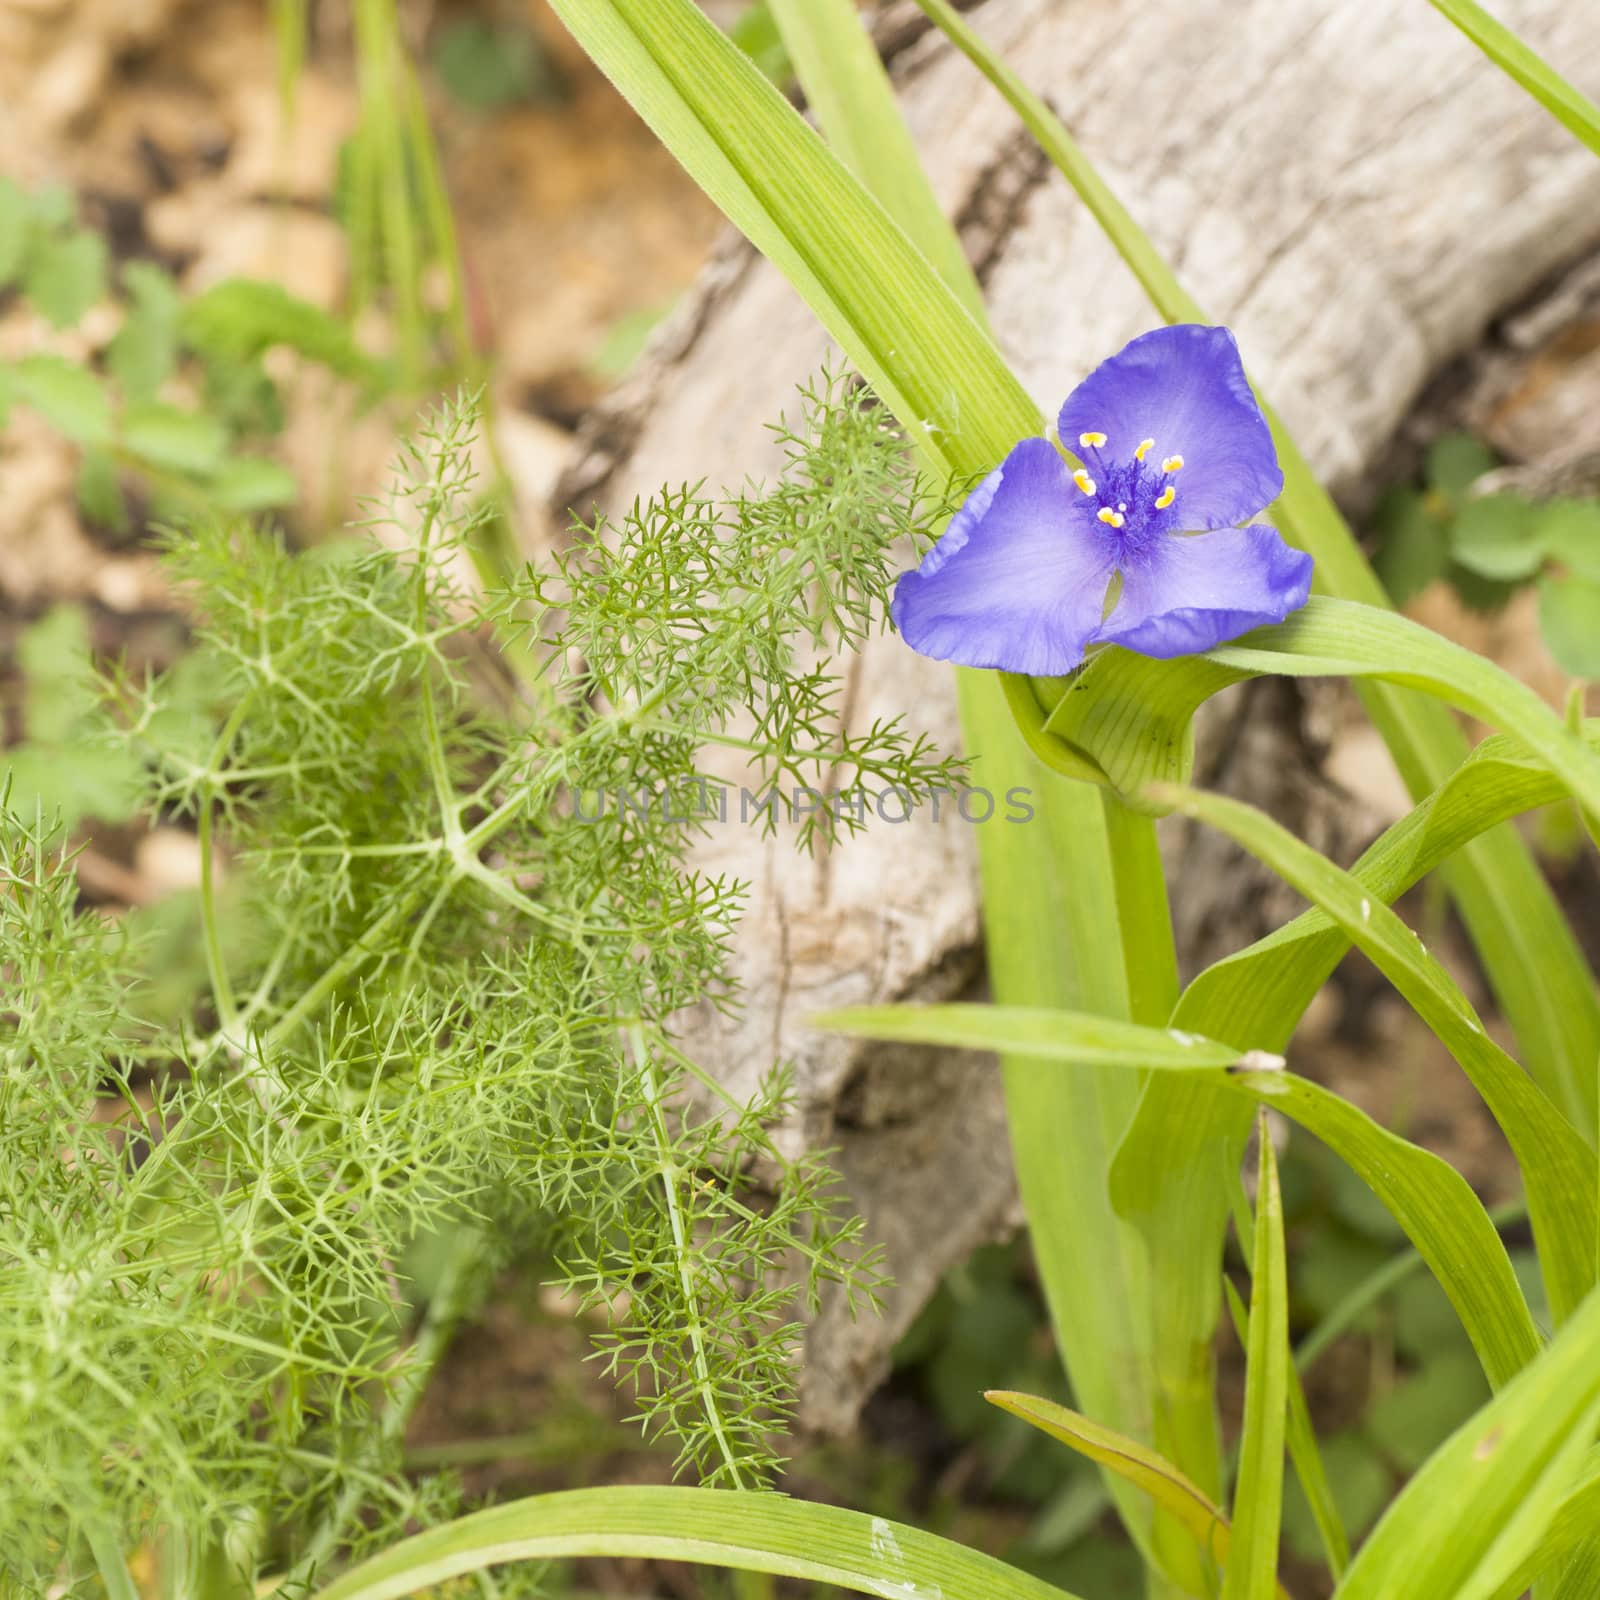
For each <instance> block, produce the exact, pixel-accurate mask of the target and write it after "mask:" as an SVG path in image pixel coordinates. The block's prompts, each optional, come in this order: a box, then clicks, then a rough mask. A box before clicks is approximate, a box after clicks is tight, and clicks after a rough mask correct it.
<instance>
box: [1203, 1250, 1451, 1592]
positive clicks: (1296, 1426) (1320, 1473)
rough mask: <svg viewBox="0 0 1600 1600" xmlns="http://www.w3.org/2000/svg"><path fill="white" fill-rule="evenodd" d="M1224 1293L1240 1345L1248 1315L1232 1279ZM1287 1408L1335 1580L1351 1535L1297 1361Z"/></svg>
mask: <svg viewBox="0 0 1600 1600" xmlns="http://www.w3.org/2000/svg"><path fill="white" fill-rule="evenodd" d="M1406 1259H1407V1260H1409V1261H1412V1262H1417V1263H1420V1261H1421V1257H1420V1256H1418V1255H1416V1254H1415V1253H1414V1252H1408V1253H1407V1257H1406ZM1222 1286H1223V1290H1224V1292H1225V1294H1226V1296H1227V1300H1228V1312H1229V1315H1230V1316H1231V1317H1232V1319H1233V1330H1234V1333H1235V1334H1236V1335H1237V1336H1238V1340H1239V1343H1240V1344H1241V1345H1247V1344H1248V1340H1249V1331H1250V1330H1249V1321H1250V1313H1249V1311H1248V1310H1247V1309H1246V1308H1245V1304H1244V1301H1243V1300H1241V1299H1240V1298H1239V1291H1238V1290H1237V1289H1235V1288H1234V1286H1233V1280H1232V1279H1230V1278H1224V1279H1223V1285H1222ZM1288 1393H1289V1408H1288V1419H1287V1423H1286V1439H1287V1443H1288V1446H1289V1459H1290V1460H1291V1461H1293V1462H1294V1470H1295V1476H1296V1477H1297V1478H1299V1480H1300V1489H1301V1492H1302V1493H1303V1494H1304V1495H1305V1497H1306V1504H1307V1505H1308V1506H1309V1507H1310V1509H1311V1519H1312V1521H1313V1522H1314V1523H1315V1524H1316V1528H1317V1537H1318V1538H1319V1539H1320V1540H1321V1541H1322V1550H1323V1555H1324V1557H1325V1558H1326V1560H1327V1563H1328V1571H1329V1573H1331V1574H1332V1576H1333V1578H1334V1579H1335V1580H1336V1581H1337V1580H1338V1579H1339V1578H1341V1577H1342V1576H1343V1575H1344V1572H1345V1569H1346V1568H1347V1567H1348V1566H1349V1565H1350V1536H1349V1535H1348V1534H1347V1533H1346V1532H1345V1527H1344V1519H1343V1517H1342V1516H1341V1515H1340V1512H1339V1506H1338V1502H1337V1501H1336V1500H1335V1499H1334V1495H1333V1485H1332V1483H1331V1482H1330V1481H1329V1479H1328V1469H1327V1466H1326V1465H1325V1464H1324V1462H1323V1459H1322V1451H1321V1448H1320V1447H1319V1446H1318V1444H1317V1435H1316V1431H1315V1429H1314V1428H1313V1427H1312V1425H1311V1408H1310V1406H1309V1405H1308V1404H1307V1402H1306V1391H1305V1386H1304V1384H1302V1383H1301V1381H1300V1373H1299V1370H1298V1368H1297V1365H1296V1362H1294V1361H1291V1362H1290V1364H1289V1372H1288Z"/></svg>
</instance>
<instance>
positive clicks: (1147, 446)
mask: <svg viewBox="0 0 1600 1600" xmlns="http://www.w3.org/2000/svg"><path fill="white" fill-rule="evenodd" d="M1155 446H1156V442H1155V440H1154V439H1142V440H1140V442H1139V448H1138V449H1137V450H1135V451H1134V452H1133V458H1134V460H1135V461H1143V460H1144V458H1145V454H1146V452H1147V451H1150V450H1154V449H1155Z"/></svg>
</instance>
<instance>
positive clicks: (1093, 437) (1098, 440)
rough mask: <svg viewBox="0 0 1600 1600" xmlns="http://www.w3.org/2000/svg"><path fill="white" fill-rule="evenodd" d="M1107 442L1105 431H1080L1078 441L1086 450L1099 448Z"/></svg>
mask: <svg viewBox="0 0 1600 1600" xmlns="http://www.w3.org/2000/svg"><path fill="white" fill-rule="evenodd" d="M1105 442H1106V436H1105V435H1104V434H1103V433H1080V434H1079V435H1078V443H1079V444H1081V445H1082V446H1083V447H1084V449H1085V450H1098V449H1099V448H1100V446H1101V445H1103V444H1104V443H1105Z"/></svg>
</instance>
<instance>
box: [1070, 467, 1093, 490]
mask: <svg viewBox="0 0 1600 1600" xmlns="http://www.w3.org/2000/svg"><path fill="white" fill-rule="evenodd" d="M1072 481H1073V482H1074V483H1075V484H1077V486H1078V487H1079V488H1080V489H1082V490H1083V492H1084V493H1085V494H1093V493H1094V491H1095V489H1096V487H1097V485H1096V483H1095V481H1094V479H1093V478H1091V477H1090V476H1089V474H1088V473H1087V472H1085V471H1084V470H1083V468H1082V467H1079V468H1078V470H1077V471H1076V472H1074V473H1073V474H1072Z"/></svg>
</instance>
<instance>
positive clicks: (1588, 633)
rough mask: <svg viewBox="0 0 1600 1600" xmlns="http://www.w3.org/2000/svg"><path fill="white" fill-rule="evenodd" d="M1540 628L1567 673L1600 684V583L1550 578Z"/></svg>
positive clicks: (1541, 589) (1543, 592)
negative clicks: (1594, 680)
mask: <svg viewBox="0 0 1600 1600" xmlns="http://www.w3.org/2000/svg"><path fill="white" fill-rule="evenodd" d="M1539 627H1540V629H1541V630H1542V632H1543V633H1544V642H1545V643H1546V644H1547V645H1548V646H1549V647H1550V654H1551V655H1553V656H1554V657H1555V658H1556V661H1557V663H1558V664H1559V665H1560V667H1561V670H1562V671H1563V672H1570V673H1571V674H1572V676H1573V677H1575V678H1590V679H1597V680H1600V579H1595V578H1579V577H1566V578H1546V579H1545V580H1544V582H1542V583H1541V584H1540V585H1539Z"/></svg>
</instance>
